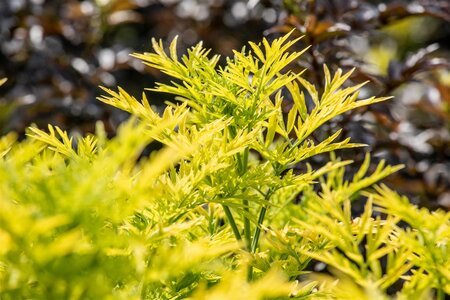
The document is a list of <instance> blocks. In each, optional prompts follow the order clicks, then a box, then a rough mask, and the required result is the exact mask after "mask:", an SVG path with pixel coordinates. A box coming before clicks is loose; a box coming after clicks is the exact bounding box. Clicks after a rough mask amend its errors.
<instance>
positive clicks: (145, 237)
mask: <svg viewBox="0 0 450 300" xmlns="http://www.w3.org/2000/svg"><path fill="white" fill-rule="evenodd" d="M288 37H289V35H286V36H284V37H282V38H279V39H276V40H274V41H273V42H268V41H267V40H265V39H264V40H263V41H262V43H260V44H255V43H250V44H249V50H246V49H243V50H242V51H241V52H237V51H236V52H235V53H234V57H233V58H228V59H227V60H226V64H225V65H224V66H218V61H219V57H218V56H209V50H206V49H205V48H203V47H202V45H201V44H198V45H197V46H195V47H193V48H192V49H189V50H188V51H187V54H185V55H183V56H182V57H181V58H180V57H179V56H178V55H177V51H176V49H177V45H176V40H174V41H173V42H172V43H171V45H170V47H169V51H168V52H169V54H166V52H165V51H164V46H163V45H162V43H161V42H157V41H153V49H154V53H144V54H136V55H135V57H137V58H139V59H141V60H142V61H143V62H144V63H146V64H148V65H149V66H151V67H153V68H156V69H158V70H160V71H162V72H164V73H166V74H168V75H169V76H171V77H173V81H172V82H171V83H170V84H165V83H158V84H157V85H156V87H155V88H153V89H151V90H152V91H156V92H162V93H168V94H173V95H174V96H175V97H174V100H176V102H175V101H172V102H170V103H168V106H167V107H166V109H165V110H164V112H163V113H161V114H159V113H158V112H156V111H155V109H154V108H153V107H152V106H151V105H150V103H149V101H148V100H147V98H146V96H145V95H144V94H143V95H142V99H141V100H137V99H135V98H134V97H133V96H131V95H129V94H128V93H127V92H126V91H125V90H123V89H121V88H119V89H118V91H112V90H108V89H105V92H106V95H105V96H102V97H100V98H99V100H101V101H103V102H105V103H108V104H110V105H113V106H115V107H117V108H120V109H122V110H125V111H128V112H130V113H131V114H132V117H131V118H130V119H129V120H128V121H127V122H125V123H124V124H123V125H122V126H121V127H120V129H119V130H118V133H117V136H116V137H115V138H113V139H107V138H106V137H105V132H104V130H103V128H102V124H101V123H99V124H98V126H97V131H96V133H95V135H88V136H86V137H78V138H76V137H69V135H68V134H67V132H65V131H62V130H61V129H59V128H58V127H53V126H51V125H49V127H48V130H47V131H43V130H40V129H38V128H33V127H32V128H30V129H29V131H28V134H27V135H28V138H27V139H25V140H24V141H21V142H18V141H16V136H15V135H14V134H9V135H6V136H4V137H3V138H2V139H1V140H0V299H5V300H6V299H182V298H188V299H287V298H298V299H349V298H352V299H389V298H390V297H393V298H396V299H430V298H432V297H438V298H440V299H443V298H444V297H445V294H449V293H450V271H449V269H450V251H449V239H450V221H449V214H448V213H447V214H446V213H444V212H442V211H437V212H430V211H428V210H425V209H417V208H416V207H414V206H413V205H411V204H410V203H409V202H408V200H407V199H404V198H402V197H401V196H399V195H397V194H396V193H395V192H394V191H392V190H390V189H389V188H387V187H385V186H374V184H376V183H377V182H378V181H379V180H381V179H382V178H384V177H386V176H388V175H389V174H391V173H393V172H395V171H396V170H398V169H399V167H390V166H385V165H384V163H383V162H381V163H380V164H379V166H378V168H377V169H376V170H373V171H372V172H371V174H370V175H366V173H367V171H368V168H369V161H370V157H369V156H367V159H366V161H365V162H364V164H363V165H362V166H361V169H360V171H359V172H357V173H356V174H355V175H354V177H353V179H352V180H344V171H345V166H346V165H348V164H350V163H351V161H340V160H338V159H336V158H335V156H334V154H333V153H334V151H337V150H339V149H343V148H349V147H360V146H362V145H360V144H355V143H350V140H349V139H348V138H347V139H344V140H338V136H339V133H340V130H336V132H335V133H334V134H333V135H331V136H330V137H328V138H326V139H324V140H323V141H320V142H313V140H312V139H310V138H309V137H310V135H311V134H312V133H313V132H314V130H316V129H317V128H318V127H319V126H321V125H322V124H324V123H325V122H327V121H328V120H330V119H332V118H334V117H336V116H338V115H340V114H342V113H344V112H346V111H348V110H351V109H354V108H357V107H361V106H364V105H369V104H372V103H375V102H378V101H383V100H385V99H380V98H370V99H363V100H359V99H358V89H359V88H360V86H355V87H347V88H343V87H342V85H343V83H344V82H345V81H346V79H347V78H348V77H349V76H350V74H351V72H349V73H345V74H343V73H342V72H341V71H340V70H339V71H338V72H336V73H335V74H333V75H332V74H330V72H329V70H328V69H327V68H326V66H324V70H325V74H326V76H325V89H324V91H323V93H320V94H319V93H318V92H317V90H316V89H315V87H314V86H312V85H311V84H310V83H308V82H307V81H306V80H304V79H303V78H302V77H301V74H295V73H292V72H284V70H285V67H286V66H287V65H288V64H290V63H292V62H293V61H295V60H296V59H297V58H298V57H299V56H300V55H301V53H296V52H293V53H289V52H287V51H288V49H289V48H290V47H291V46H292V45H293V44H294V43H295V41H288ZM302 90H306V91H307V92H308V94H309V97H310V98H311V99H312V103H313V107H312V108H309V109H308V108H307V107H308V106H307V105H306V102H305V101H306V100H305V99H306V96H305V95H304V94H303V92H302ZM287 96H289V97H290V98H291V99H292V100H293V106H292V109H291V110H290V111H289V113H288V114H287V115H283V112H282V108H281V107H282V103H283V101H286V100H285V98H286V97H287ZM154 141H158V142H159V143H162V144H163V146H164V147H163V148H162V150H159V151H155V152H153V153H151V155H150V156H149V157H141V153H142V151H143V149H144V148H145V147H147V146H148V145H149V144H151V143H152V142H154ZM326 152H332V154H331V159H330V162H328V163H326V164H325V165H323V166H322V167H321V168H319V169H313V168H311V167H310V166H309V165H308V166H307V171H306V172H304V173H301V174H297V173H294V172H293V170H292V167H293V166H294V165H296V164H298V163H302V164H304V163H305V162H304V160H305V159H307V158H309V157H311V156H314V155H317V154H321V153H326ZM361 197H365V198H367V203H366V206H365V209H364V212H363V213H362V215H361V216H359V217H357V218H353V217H352V213H351V205H352V204H351V203H352V201H353V200H355V199H358V198H361ZM295 198H297V199H300V200H301V201H300V204H295V203H294V201H293V200H294V199H295ZM312 259H314V260H317V261H319V262H323V263H325V264H326V265H328V266H329V267H330V270H331V272H332V274H334V275H333V277H331V276H325V277H324V276H315V275H312V274H310V275H305V274H307V273H308V272H307V267H308V265H309V264H310V262H311V260H312ZM402 284H403V285H402ZM394 286H395V288H396V289H397V290H398V291H399V292H398V293H396V294H394V295H390V296H388V292H389V291H390V288H392V287H394Z"/></svg>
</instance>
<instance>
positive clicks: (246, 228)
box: [237, 147, 252, 250]
mask: <svg viewBox="0 0 450 300" xmlns="http://www.w3.org/2000/svg"><path fill="white" fill-rule="evenodd" d="M248 154H249V149H248V147H247V148H245V150H244V153H243V155H242V157H241V154H240V153H238V154H237V159H238V163H239V164H240V175H241V176H242V175H244V174H245V172H247V164H248ZM242 204H243V206H244V210H245V214H244V216H243V218H244V237H245V246H246V248H247V250H250V247H251V242H252V238H251V227H250V220H249V219H248V217H247V215H248V214H249V213H250V207H249V203H248V200H247V199H243V200H242Z"/></svg>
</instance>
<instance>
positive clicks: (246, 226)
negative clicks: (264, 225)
mask: <svg viewBox="0 0 450 300" xmlns="http://www.w3.org/2000/svg"><path fill="white" fill-rule="evenodd" d="M242 203H243V204H244V210H245V212H246V213H250V209H249V207H248V200H246V199H244V200H242ZM244 237H245V246H246V248H247V250H250V247H251V242H252V237H251V228H250V220H249V219H248V218H247V216H245V215H244Z"/></svg>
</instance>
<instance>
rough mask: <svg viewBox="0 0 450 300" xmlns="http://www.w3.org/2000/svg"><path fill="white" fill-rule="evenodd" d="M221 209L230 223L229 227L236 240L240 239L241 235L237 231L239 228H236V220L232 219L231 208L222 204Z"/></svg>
mask: <svg viewBox="0 0 450 300" xmlns="http://www.w3.org/2000/svg"><path fill="white" fill-rule="evenodd" d="M222 207H223V211H224V212H225V215H226V216H227V220H228V222H229V223H230V226H231V229H232V230H233V233H234V236H235V237H236V240H238V241H241V240H242V237H241V234H240V233H239V229H238V228H237V225H236V222H235V221H234V217H233V214H232V213H231V210H230V208H229V207H228V206H226V205H224V204H222Z"/></svg>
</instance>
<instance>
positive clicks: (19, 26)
mask: <svg viewBox="0 0 450 300" xmlns="http://www.w3.org/2000/svg"><path fill="white" fill-rule="evenodd" d="M293 28H296V29H297V30H296V31H295V35H297V36H301V35H303V36H304V38H303V39H302V41H301V42H299V43H298V44H297V45H296V47H297V50H300V49H303V48H304V47H306V46H307V45H311V47H310V48H309V49H308V51H307V52H306V53H305V54H304V55H303V56H302V57H301V58H300V60H299V61H297V62H296V63H295V64H293V65H292V66H291V68H292V69H294V70H303V69H306V70H307V71H306V73H305V74H306V75H305V76H306V77H307V79H308V80H309V81H311V82H312V83H314V84H315V85H316V86H317V87H318V89H319V90H320V89H322V88H323V64H327V65H328V66H329V67H330V68H331V69H333V70H336V69H337V68H342V69H344V70H349V69H351V68H353V67H356V68H357V70H356V71H355V72H354V74H353V76H352V77H351V79H350V81H349V83H348V84H356V83H360V82H364V81H367V80H369V81H370V83H369V84H367V85H366V86H365V87H364V88H363V90H362V91H361V97H369V96H390V95H393V96H395V98H394V99H392V100H389V101H387V102H384V103H380V104H377V105H373V106H371V107H368V108H364V109H360V110H356V111H352V112H350V113H349V114H346V115H344V116H342V117H340V118H338V119H334V120H333V121H332V122H330V124H328V125H327V126H323V128H321V129H320V131H319V132H317V134H316V135H315V136H314V138H316V139H318V140H321V139H323V137H324V136H325V135H327V134H329V133H330V132H334V131H336V128H337V127H343V128H344V131H345V132H344V135H345V136H351V137H352V138H353V139H354V141H356V142H362V143H366V144H368V145H369V146H368V147H367V148H366V149H364V150H361V149H360V150H356V151H355V150H353V151H351V150H349V151H347V152H344V153H342V155H343V156H344V157H345V158H351V159H353V160H355V161H357V162H358V161H361V160H362V159H363V157H364V153H363V152H364V151H371V152H373V153H374V157H375V161H376V160H379V159H386V160H387V161H388V162H389V163H391V164H398V163H402V164H405V166H406V167H405V168H404V169H403V170H402V171H401V172H399V173H398V174H396V175H394V176H391V177H390V179H389V181H388V182H387V183H388V184H390V185H392V186H394V187H395V188H396V189H397V190H399V191H400V192H402V193H405V194H406V195H408V196H409V197H410V199H411V201H412V202H414V203H417V204H419V205H421V206H426V207H429V208H433V209H434V208H443V209H446V210H450V2H449V1H448V0H417V1H407V0H405V1H364V0H284V1H282V0H249V1H240V0H159V1H153V0H84V1H82V0H64V1H60V0H2V1H0V78H3V77H7V78H8V81H7V82H6V83H5V84H4V85H3V86H2V87H0V133H1V134H5V133H7V132H10V131H16V132H17V133H18V134H19V136H23V134H24V131H25V128H26V127H27V126H29V125H31V124H36V125H37V126H39V127H43V128H44V127H46V125H47V124H48V123H51V124H54V125H57V126H60V127H61V128H63V129H65V130H68V131H69V132H70V133H71V134H86V133H89V132H93V131H94V128H95V122H96V121H98V120H102V121H103V122H104V124H105V127H106V129H107V131H108V133H109V134H110V135H111V136H113V135H114V133H115V130H116V128H117V126H118V125H119V124H120V122H122V121H123V120H124V119H126V118H127V117H128V116H127V115H126V113H124V112H121V111H119V110H117V109H114V108H111V107H108V106H107V105H105V104H102V103H101V102H99V101H97V100H96V97H97V96H99V95H100V94H101V93H102V91H101V89H100V88H99V86H100V85H101V86H106V87H109V88H114V87H116V86H121V87H124V88H125V89H126V90H127V91H128V92H130V93H131V94H133V95H135V96H136V97H137V98H140V94H141V93H142V92H143V90H144V88H148V87H152V86H153V85H154V83H155V82H156V81H164V80H167V78H165V77H164V76H163V75H162V74H160V73H158V72H155V71H154V70H152V69H150V68H147V67H145V66H144V65H143V64H142V63H141V62H140V61H138V60H136V59H134V58H132V57H130V56H129V54H130V53H134V52H145V51H151V44H150V41H151V38H152V37H155V38H157V39H159V38H160V39H162V40H163V41H165V42H166V43H167V42H168V41H170V40H172V39H173V38H174V37H175V36H176V35H179V36H180V38H179V44H178V47H179V51H180V52H181V53H182V52H183V51H184V50H185V49H186V47H189V46H192V45H194V44H196V43H197V42H199V41H203V42H204V44H205V46H206V47H208V48H212V49H213V52H215V53H220V54H222V58H224V57H226V56H230V55H232V49H240V48H241V47H242V46H243V45H245V44H246V42H247V41H249V40H250V41H259V40H261V38H262V37H263V36H266V37H267V38H269V39H272V38H274V37H277V36H279V35H281V34H283V33H285V32H288V31H290V30H291V29H293ZM147 96H148V97H149V99H151V101H152V103H153V104H154V105H156V106H161V105H163V102H164V101H165V100H172V99H165V98H163V95H155V94H148V95H147ZM288 100H289V99H288ZM289 108H290V107H289V101H286V107H285V109H286V111H288V110H289ZM321 159H323V158H320V157H318V158H315V161H312V163H321V161H320V160H321Z"/></svg>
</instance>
